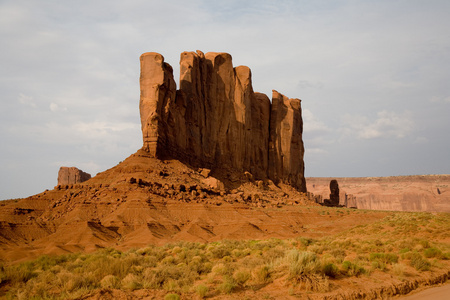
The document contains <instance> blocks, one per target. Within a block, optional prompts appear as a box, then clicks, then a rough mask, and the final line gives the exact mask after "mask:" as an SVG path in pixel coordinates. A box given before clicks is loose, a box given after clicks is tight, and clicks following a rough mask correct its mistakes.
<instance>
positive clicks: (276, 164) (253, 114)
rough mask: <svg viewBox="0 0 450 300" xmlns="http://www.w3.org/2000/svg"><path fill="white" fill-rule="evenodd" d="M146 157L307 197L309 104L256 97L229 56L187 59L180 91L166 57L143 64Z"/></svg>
mask: <svg viewBox="0 0 450 300" xmlns="http://www.w3.org/2000/svg"><path fill="white" fill-rule="evenodd" d="M140 60H141V77H140V85H141V99H140V114H141V124H142V133H143V149H144V150H145V151H147V152H149V153H150V154H151V155H152V156H154V157H157V158H164V157H173V158H177V159H180V160H182V161H185V162H187V163H189V164H191V165H193V166H198V167H206V168H210V169H212V170H213V171H214V170H215V171H217V170H221V169H222V170H223V169H232V170H235V171H238V172H250V173H251V174H252V175H253V176H254V178H256V179H271V180H273V181H274V182H275V183H286V184H290V185H292V186H294V187H295V188H297V189H299V190H300V191H306V184H305V180H304V163H303V155H304V148H303V141H302V130H303V128H302V127H303V126H302V116H301V100H299V99H289V98H287V97H286V96H283V95H282V94H280V93H278V92H276V91H273V95H272V97H273V98H272V104H271V103H270V100H269V98H268V97H267V96H266V95H264V94H260V93H255V92H254V91H253V87H252V81H251V71H250V69H249V68H248V67H245V66H239V67H236V68H234V67H233V64H232V58H231V55H229V54H227V53H216V52H210V53H206V54H203V53H202V52H201V51H197V52H183V53H182V54H181V58H180V89H179V90H176V86H175V82H174V80H173V74H172V68H171V67H170V65H168V64H167V63H165V62H164V58H163V56H162V55H161V54H158V53H153V52H152V53H144V54H142V56H141V58H140Z"/></svg>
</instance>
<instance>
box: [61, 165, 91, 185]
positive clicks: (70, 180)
mask: <svg viewBox="0 0 450 300" xmlns="http://www.w3.org/2000/svg"><path fill="white" fill-rule="evenodd" d="M89 179H91V174H89V173H86V172H83V171H81V170H80V169H78V168H75V167H61V168H59V172H58V185H66V184H77V183H81V182H84V181H86V180H89Z"/></svg>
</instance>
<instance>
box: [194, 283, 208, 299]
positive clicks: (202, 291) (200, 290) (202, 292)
mask: <svg viewBox="0 0 450 300" xmlns="http://www.w3.org/2000/svg"><path fill="white" fill-rule="evenodd" d="M195 291H196V292H197V294H198V295H199V296H200V298H202V299H203V298H205V297H206V295H207V294H208V291H209V288H208V287H207V286H206V285H204V284H199V285H197V286H196V287H195Z"/></svg>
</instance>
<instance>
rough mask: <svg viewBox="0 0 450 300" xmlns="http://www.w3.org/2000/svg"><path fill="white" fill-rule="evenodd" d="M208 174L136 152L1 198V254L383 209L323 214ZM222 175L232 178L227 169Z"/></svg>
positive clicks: (325, 231)
mask: <svg viewBox="0 0 450 300" xmlns="http://www.w3.org/2000/svg"><path fill="white" fill-rule="evenodd" d="M199 171H200V172H199ZM201 171H203V172H201ZM202 173H203V175H202ZM207 173H208V172H207V171H206V172H205V171H204V170H193V169H191V168H189V167H187V166H186V165H184V164H182V163H180V162H179V161H177V160H167V161H161V160H158V159H154V158H151V157H148V156H147V154H146V152H143V151H141V150H139V151H138V152H137V153H135V154H133V155H131V156H130V157H129V158H127V159H126V160H125V161H124V162H122V163H120V164H118V165H117V166H115V167H113V168H111V169H109V170H107V171H105V172H102V173H99V174H98V175H97V176H95V177H93V178H92V179H90V180H88V181H86V182H83V183H82V184H80V185H72V186H57V187H55V189H53V190H51V191H45V192H43V193H40V194H37V195H34V196H31V197H28V198H25V199H19V200H8V201H2V202H1V206H0V232H1V234H0V250H1V251H0V259H1V260H4V261H8V262H15V261H16V262H17V261H24V260H29V259H32V258H35V257H37V256H39V255H42V254H62V253H69V252H80V251H83V252H91V251H95V250H96V249H99V248H103V247H115V248H118V249H121V250H126V249H130V248H132V247H144V246H146V245H148V244H157V245H162V244H166V243H168V242H173V241H178V240H185V241H195V242H211V241H218V240H222V239H267V238H271V237H276V238H291V237H296V236H299V235H302V236H305V237H322V236H325V235H330V234H333V233H336V232H340V231H342V230H345V229H346V228H350V227H353V226H355V225H358V224H366V223H370V222H373V221H375V220H378V219H380V218H383V217H384V216H386V215H387V214H388V213H387V212H377V211H373V212H370V213H367V214H365V216H364V218H361V217H360V215H359V214H357V215H354V214H349V215H345V216H340V215H337V214H333V215H325V214H323V215H322V214H319V210H318V209H321V207H320V206H318V205H317V204H315V203H313V202H311V201H308V199H307V198H306V197H305V195H303V194H300V193H298V192H297V191H295V190H294V189H291V188H289V187H282V188H278V187H276V186H275V185H273V184H272V183H271V182H270V181H267V182H265V183H263V182H250V181H248V182H240V181H239V184H240V187H239V188H238V189H234V190H231V191H225V190H220V189H219V188H214V187H211V186H210V185H211V182H212V183H213V184H212V185H215V184H216V180H215V178H213V177H210V176H207ZM205 176H206V177H205ZM223 178H225V177H223ZM227 178H228V180H229V181H230V182H231V183H233V182H234V183H237V180H238V179H235V178H234V175H233V174H231V175H229V176H228V177H227ZM225 180H226V178H225ZM219 185H220V184H219ZM258 186H259V187H258ZM305 204H309V205H310V207H309V208H308V207H306V206H305ZM311 205H312V207H311ZM315 206H316V207H317V209H314V207H315Z"/></svg>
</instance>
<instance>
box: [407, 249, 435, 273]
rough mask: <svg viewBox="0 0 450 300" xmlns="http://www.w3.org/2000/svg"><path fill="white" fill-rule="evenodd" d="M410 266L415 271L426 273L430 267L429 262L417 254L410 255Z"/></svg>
mask: <svg viewBox="0 0 450 300" xmlns="http://www.w3.org/2000/svg"><path fill="white" fill-rule="evenodd" d="M410 265H411V266H412V267H414V268H415V269H416V270H417V271H428V270H429V269H430V267H431V264H430V262H429V261H428V260H426V259H424V258H423V257H422V255H421V254H420V253H418V252H414V253H412V255H411V262H410Z"/></svg>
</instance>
